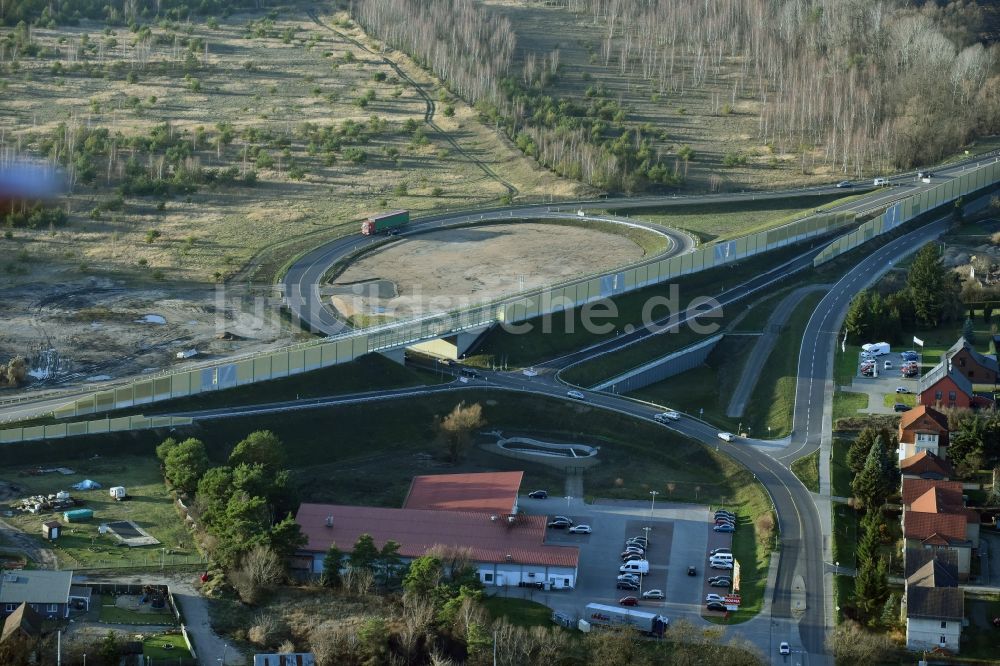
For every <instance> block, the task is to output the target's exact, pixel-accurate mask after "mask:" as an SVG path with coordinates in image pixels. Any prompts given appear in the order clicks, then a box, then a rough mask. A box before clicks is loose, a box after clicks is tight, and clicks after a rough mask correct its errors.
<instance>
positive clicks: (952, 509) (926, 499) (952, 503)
mask: <svg viewBox="0 0 1000 666" xmlns="http://www.w3.org/2000/svg"><path fill="white" fill-rule="evenodd" d="M964 509H965V505H964V504H962V493H961V492H955V491H954V490H953V489H951V488H936V487H935V488H929V489H928V490H927V492H925V493H924V494H923V495H921V496H920V497H918V498H917V499H915V500H913V501H912V502H910V505H909V506H908V507H907V510H908V511H919V512H921V513H962V511H963V510H964Z"/></svg>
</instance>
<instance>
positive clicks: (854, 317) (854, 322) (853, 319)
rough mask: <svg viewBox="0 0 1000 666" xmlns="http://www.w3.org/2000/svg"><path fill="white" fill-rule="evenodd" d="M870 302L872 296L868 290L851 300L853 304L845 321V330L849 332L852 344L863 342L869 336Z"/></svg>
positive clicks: (848, 336) (848, 309)
mask: <svg viewBox="0 0 1000 666" xmlns="http://www.w3.org/2000/svg"><path fill="white" fill-rule="evenodd" d="M870 302H871V294H870V293H869V292H868V290H867V289H866V290H865V291H862V292H861V293H860V294H858V295H857V296H855V297H854V298H853V299H852V300H851V304H850V306H848V308H847V316H846V318H845V319H844V329H845V330H846V331H847V338H848V340H849V341H850V342H853V343H858V342H862V341H864V339H865V338H866V337H867V336H868V333H869V329H870V325H869V316H868V315H869V311H870V307H869V303H870Z"/></svg>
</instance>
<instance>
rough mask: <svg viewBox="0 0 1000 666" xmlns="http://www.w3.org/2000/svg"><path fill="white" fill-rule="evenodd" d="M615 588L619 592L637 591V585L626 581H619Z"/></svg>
mask: <svg viewBox="0 0 1000 666" xmlns="http://www.w3.org/2000/svg"><path fill="white" fill-rule="evenodd" d="M617 587H618V589H619V590H629V591H632V590H638V589H639V583H633V582H631V581H627V580H620V581H618V586H617Z"/></svg>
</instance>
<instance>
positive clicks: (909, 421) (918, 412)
mask: <svg viewBox="0 0 1000 666" xmlns="http://www.w3.org/2000/svg"><path fill="white" fill-rule="evenodd" d="M924 414H926V415H927V416H928V417H930V418H931V419H932V420H933V421H934V422H935V423H937V425H938V426H939V427H940V428H941V429H942V430H945V431H947V430H948V417H947V416H945V415H944V414H942V413H941V412H939V411H937V410H936V409H934V408H933V407H928V406H927V405H917V406H916V407H914V408H913V409H911V410H909V411H906V412H903V416H902V418H900V419H899V428H900V430H905V429H906V428H908V427H909V426H911V425H913V423H914V421H916V420H917V419H919V418H920V417H921V416H923V415H924Z"/></svg>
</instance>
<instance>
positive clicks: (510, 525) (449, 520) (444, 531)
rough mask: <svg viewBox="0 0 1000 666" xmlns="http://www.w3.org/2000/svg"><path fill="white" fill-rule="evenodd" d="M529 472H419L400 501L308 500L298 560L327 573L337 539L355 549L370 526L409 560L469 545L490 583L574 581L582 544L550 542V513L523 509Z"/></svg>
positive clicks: (552, 585)
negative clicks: (391, 504) (397, 504)
mask: <svg viewBox="0 0 1000 666" xmlns="http://www.w3.org/2000/svg"><path fill="white" fill-rule="evenodd" d="M522 475H523V472H503V473H496V474H492V473H491V474H443V475H437V476H421V477H416V478H415V479H414V480H413V482H412V484H411V486H410V492H409V494H408V496H407V498H406V502H405V506H404V507H403V508H401V509H396V508H387V507H369V506H344V505H337V504H308V503H307V504H302V505H301V506H300V507H299V511H298V513H297V514H296V516H295V521H296V522H297V523H298V524H299V527H300V528H301V530H302V534H303V535H304V536H305V537H306V539H307V540H308V542H307V544H306V545H305V546H304V547H303V548H302V549H301V550H300V551H299V553H298V555H299V557H298V558H296V563H295V566H296V567H297V568H300V569H304V570H307V571H308V572H310V573H312V574H320V573H322V572H323V560H324V558H325V556H326V552H327V550H328V549H329V548H330V546H336V547H337V548H338V549H339V550H340V551H341V552H343V553H349V552H350V551H351V549H352V548H353V547H354V544H355V543H356V542H357V540H358V537H360V536H361V535H362V534H369V535H371V537H372V539H373V540H374V542H375V546H376V547H377V548H379V549H381V548H382V547H383V546H384V545H385V544H386V542H388V541H395V542H397V543H398V544H399V551H398V552H399V556H400V558H401V560H402V561H403V562H404V563H406V562H409V561H412V560H413V559H415V558H418V557H421V556H423V555H426V554H428V553H434V552H439V553H462V554H464V555H466V556H467V557H468V559H469V560H470V561H471V562H472V564H473V566H474V567H475V568H476V569H477V571H478V573H479V580H480V581H481V582H482V583H483V584H484V585H489V586H507V585H514V586H518V585H530V586H538V587H544V588H546V589H564V588H566V589H568V588H572V587H574V586H575V585H576V577H577V567H578V564H579V557H580V553H579V549H578V548H577V547H576V546H554V545H548V544H546V543H545V536H546V524H547V520H546V516H542V515H527V514H523V513H520V512H519V511H518V510H517V492H518V489H519V487H520V483H521V477H522Z"/></svg>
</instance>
